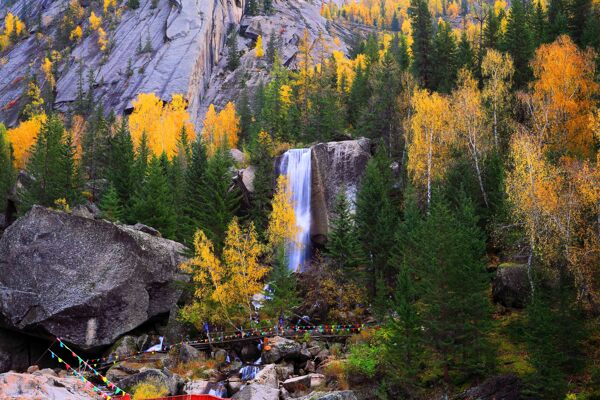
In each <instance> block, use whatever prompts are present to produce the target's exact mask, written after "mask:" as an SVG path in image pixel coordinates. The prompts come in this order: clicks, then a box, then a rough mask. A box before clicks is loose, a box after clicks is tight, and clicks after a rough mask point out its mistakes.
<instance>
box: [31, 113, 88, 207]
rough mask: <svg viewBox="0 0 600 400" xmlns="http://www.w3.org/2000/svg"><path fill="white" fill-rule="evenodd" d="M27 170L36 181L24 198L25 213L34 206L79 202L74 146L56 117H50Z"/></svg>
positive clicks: (33, 149) (37, 140) (36, 144)
mask: <svg viewBox="0 0 600 400" xmlns="http://www.w3.org/2000/svg"><path fill="white" fill-rule="evenodd" d="M26 170H27V173H28V174H29V175H30V176H31V177H32V178H33V181H32V183H31V184H30V185H29V186H28V187H27V189H26V190H25V191H24V192H23V194H22V195H23V199H22V204H23V210H22V211H27V210H28V209H29V208H31V206H33V205H34V204H40V205H43V206H52V205H54V202H55V201H56V200H59V199H65V200H66V201H67V202H68V203H69V204H70V205H73V204H76V203H77V202H78V201H79V194H80V186H79V178H78V176H79V174H78V173H77V164H76V162H75V146H74V144H73V142H72V136H71V135H68V134H66V133H65V128H64V125H63V123H62V121H61V120H60V119H59V118H58V117H57V116H54V115H51V116H49V117H48V119H47V121H46V123H45V124H44V125H43V126H42V128H41V130H40V133H39V135H38V137H37V139H36V142H35V143H34V145H33V147H32V149H31V156H30V157H29V160H28V162H27V167H26Z"/></svg>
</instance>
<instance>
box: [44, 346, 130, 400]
mask: <svg viewBox="0 0 600 400" xmlns="http://www.w3.org/2000/svg"><path fill="white" fill-rule="evenodd" d="M48 351H49V352H50V355H51V357H52V358H55V359H56V360H58V362H59V363H61V364H64V366H65V369H66V370H67V371H70V372H72V373H73V375H75V376H76V377H77V378H78V379H80V380H81V382H83V383H84V386H85V388H86V389H90V390H92V391H93V392H94V393H97V394H98V395H100V396H102V398H103V399H106V400H111V399H115V397H113V396H111V395H110V394H108V393H105V392H104V391H102V389H100V388H99V387H98V386H96V385H94V384H93V383H92V382H90V381H89V380H88V379H87V378H86V377H85V376H83V375H82V374H81V373H79V372H77V370H76V369H75V368H73V367H72V366H71V365H69V364H68V363H67V362H66V361H64V360H63V359H62V358H60V357H59V356H58V355H57V354H56V353H55V352H53V351H52V350H48ZM117 389H118V388H117ZM119 392H121V393H122V394H121V395H120V397H119V398H120V399H126V400H129V399H130V398H131V396H130V395H129V394H127V393H125V392H123V391H121V390H120V389H118V391H115V394H119Z"/></svg>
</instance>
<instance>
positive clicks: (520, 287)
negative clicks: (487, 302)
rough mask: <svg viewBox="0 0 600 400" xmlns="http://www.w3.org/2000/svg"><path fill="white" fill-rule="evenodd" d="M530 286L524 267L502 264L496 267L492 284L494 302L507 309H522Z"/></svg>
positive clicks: (525, 267)
mask: <svg viewBox="0 0 600 400" xmlns="http://www.w3.org/2000/svg"><path fill="white" fill-rule="evenodd" d="M529 293H530V285H529V278H528V276H527V266H526V265H516V264H508V265H507V264H504V265H500V266H499V267H498V270H497V271H496V276H495V277H494V280H493V282H492V297H493V299H494V302H496V303H499V304H502V305H503V306H504V307H509V308H523V307H525V304H526V303H527V300H528V299H529Z"/></svg>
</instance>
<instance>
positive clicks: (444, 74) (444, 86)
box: [431, 22, 458, 93]
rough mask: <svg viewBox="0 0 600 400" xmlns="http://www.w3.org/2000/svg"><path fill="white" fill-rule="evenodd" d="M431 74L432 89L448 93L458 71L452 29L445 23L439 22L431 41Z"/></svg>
mask: <svg viewBox="0 0 600 400" xmlns="http://www.w3.org/2000/svg"><path fill="white" fill-rule="evenodd" d="M433 49H434V53H433V65H434V68H433V73H432V79H431V81H432V85H431V86H432V88H435V89H437V90H438V91H440V92H443V93H450V91H451V90H452V88H453V87H454V84H455V82H456V74H457V71H458V68H457V67H458V61H457V51H456V41H455V39H454V33H453V32H452V27H451V26H450V24H449V23H447V22H440V23H439V24H438V29H437V32H436V34H435V37H434V39H433Z"/></svg>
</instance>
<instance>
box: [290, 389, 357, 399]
mask: <svg viewBox="0 0 600 400" xmlns="http://www.w3.org/2000/svg"><path fill="white" fill-rule="evenodd" d="M299 400H357V397H356V394H354V392H353V391H351V390H341V391H337V392H315V393H311V394H309V395H308V396H304V397H300V398H299Z"/></svg>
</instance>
